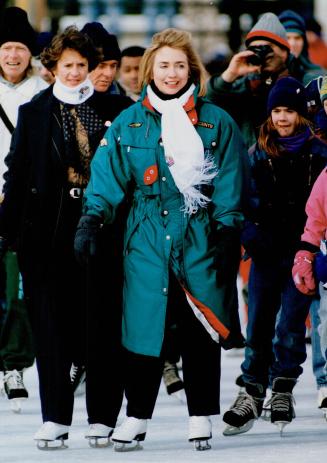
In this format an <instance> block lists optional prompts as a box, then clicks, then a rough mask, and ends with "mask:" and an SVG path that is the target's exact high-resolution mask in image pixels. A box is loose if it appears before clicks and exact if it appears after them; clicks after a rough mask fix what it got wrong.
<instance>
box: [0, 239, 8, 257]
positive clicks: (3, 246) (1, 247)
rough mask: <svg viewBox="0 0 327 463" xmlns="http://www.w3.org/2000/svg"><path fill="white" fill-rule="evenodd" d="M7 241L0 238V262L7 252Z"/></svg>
mask: <svg viewBox="0 0 327 463" xmlns="http://www.w3.org/2000/svg"><path fill="white" fill-rule="evenodd" d="M8 247H9V246H8V240H6V238H4V237H3V236H0V261H2V260H3V258H4V256H5V254H6V252H7V251H8Z"/></svg>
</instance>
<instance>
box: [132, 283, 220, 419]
mask: <svg viewBox="0 0 327 463" xmlns="http://www.w3.org/2000/svg"><path fill="white" fill-rule="evenodd" d="M172 324H176V330H177V332H176V335H177V337H178V342H179V346H180V352H181V357H182V362H183V378H184V386H185V393H186V398H187V407H188V412H189V415H190V416H193V415H195V416H203V415H215V414H218V413H219V412H220V405H219V399H220V345H219V344H217V343H216V342H215V341H213V340H212V339H211V337H210V335H209V334H208V333H207V331H206V330H205V328H204V327H203V326H202V324H201V323H200V322H199V320H197V318H196V317H195V315H194V314H193V311H192V309H191V307H190V306H189V304H188V303H187V301H186V298H185V295H184V293H183V290H182V289H181V288H180V287H179V284H178V283H177V281H176V280H175V278H174V277H172V276H171V278H170V289H169V297H168V305H167V316H166V331H167V330H168V329H169V328H170V327H171V326H172ZM168 339H169V338H168V337H165V340H164V343H163V348H162V352H161V355H160V357H159V358H157V357H150V356H145V355H139V354H135V353H132V352H129V351H127V350H125V352H124V365H125V372H126V391H125V393H126V398H127V402H128V403H127V416H134V417H136V418H143V419H148V418H151V417H152V413H153V410H154V406H155V403H156V399H157V396H158V392H159V387H160V382H161V377H162V372H163V365H164V360H165V359H166V352H167V349H168V350H169V346H167V341H168ZM168 342H169V341H168Z"/></svg>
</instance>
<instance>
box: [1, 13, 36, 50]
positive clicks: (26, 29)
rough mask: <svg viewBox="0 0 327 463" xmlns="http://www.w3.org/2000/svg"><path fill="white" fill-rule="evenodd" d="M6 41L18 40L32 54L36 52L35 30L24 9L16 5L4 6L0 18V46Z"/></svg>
mask: <svg viewBox="0 0 327 463" xmlns="http://www.w3.org/2000/svg"><path fill="white" fill-rule="evenodd" d="M6 42H20V43H23V44H24V45H26V46H27V48H28V49H29V50H30V52H31V54H32V55H34V54H35V52H36V32H35V31H34V29H33V27H32V26H31V25H30V23H29V21H28V17H27V13H26V11H25V10H22V9H21V8H19V7H17V6H12V7H9V8H6V9H5V10H4V12H3V14H2V16H1V18H0V46H1V45H3V44H4V43H6Z"/></svg>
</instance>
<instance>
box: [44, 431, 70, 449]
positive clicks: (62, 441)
mask: <svg viewBox="0 0 327 463" xmlns="http://www.w3.org/2000/svg"><path fill="white" fill-rule="evenodd" d="M67 438H68V435H67V437H66V435H65V436H62V437H61V436H60V437H58V438H57V439H56V440H59V441H60V445H56V441H53V440H45V439H37V443H36V446H37V448H38V449H39V450H46V451H47V450H65V449H68V445H66V444H65V439H67ZM50 444H54V445H50Z"/></svg>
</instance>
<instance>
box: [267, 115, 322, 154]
mask: <svg viewBox="0 0 327 463" xmlns="http://www.w3.org/2000/svg"><path fill="white" fill-rule="evenodd" d="M307 127H308V128H309V129H310V130H311V132H312V134H313V128H312V124H311V122H310V121H309V120H308V119H306V118H305V117H303V116H301V115H300V114H298V115H297V120H296V125H295V131H294V133H295V134H296V133H299V132H302V131H303V130H304V129H305V128H307ZM278 137H279V135H278V132H277V130H276V128H275V126H274V124H273V121H272V118H271V116H269V117H268V119H267V120H266V121H265V122H264V123H263V124H262V126H261V127H260V132H259V137H258V145H259V148H261V149H262V150H264V151H265V152H266V153H267V154H268V156H271V157H278V156H280V155H281V149H280V146H279V145H278V143H277V138H278Z"/></svg>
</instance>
